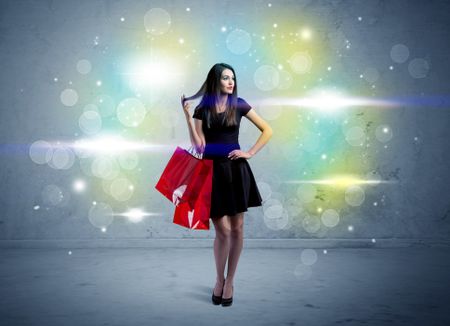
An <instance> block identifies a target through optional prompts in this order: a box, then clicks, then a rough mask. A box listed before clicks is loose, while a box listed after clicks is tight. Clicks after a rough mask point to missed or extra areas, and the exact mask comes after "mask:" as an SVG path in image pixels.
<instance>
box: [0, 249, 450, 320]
mask: <svg viewBox="0 0 450 326" xmlns="http://www.w3.org/2000/svg"><path fill="white" fill-rule="evenodd" d="M68 251H69V250H66V249H2V250H0V286H1V296H0V314H1V319H0V322H1V325H46V326H48V325H78V326H79V325H121V326H122V325H180V324H186V323H188V324H192V325H230V324H233V325H244V324H245V325H313V326H318V325H427V326H428V325H450V310H449V307H450V259H449V258H450V248H446V247H444V248H439V247H438V248H392V249H390V248H388V249H387V248H383V249H371V248H369V249H367V248H364V249H355V248H351V249H346V248H340V249H328V250H327V253H326V254H325V253H324V252H323V250H322V249H318V250H316V252H317V261H316V262H315V263H314V264H312V265H304V264H303V263H302V260H301V252H302V249H301V248H299V249H254V248H250V249H249V248H244V250H243V251H242V254H241V257H240V261H239V266H238V270H237V275H236V279H235V285H234V302H233V305H232V306H231V307H222V306H214V305H212V303H211V292H212V287H213V286H214V282H215V267H214V256H213V251H212V248H189V249H179V248H176V249H172V248H162V249H143V248H142V249H140V248H133V249H74V250H72V254H71V255H69V254H68ZM309 272H310V274H309Z"/></svg>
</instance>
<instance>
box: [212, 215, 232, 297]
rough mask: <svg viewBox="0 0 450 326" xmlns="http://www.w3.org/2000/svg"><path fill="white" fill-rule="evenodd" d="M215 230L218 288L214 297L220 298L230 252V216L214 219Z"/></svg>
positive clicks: (215, 288) (215, 289) (216, 287)
mask: <svg viewBox="0 0 450 326" xmlns="http://www.w3.org/2000/svg"><path fill="white" fill-rule="evenodd" d="M212 221H213V223H214V229H215V230H216V238H215V239H214V257H215V260H216V271H217V278H216V286H215V287H214V295H217V296H220V295H221V292H222V288H223V281H224V279H225V277H224V272H225V264H226V262H227V258H228V252H229V242H230V241H229V239H230V225H229V221H228V216H226V215H225V216H222V217H219V218H217V217H215V218H212Z"/></svg>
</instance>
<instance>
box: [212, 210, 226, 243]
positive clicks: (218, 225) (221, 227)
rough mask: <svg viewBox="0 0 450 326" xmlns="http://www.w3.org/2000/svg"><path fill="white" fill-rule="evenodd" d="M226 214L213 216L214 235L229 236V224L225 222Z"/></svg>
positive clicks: (219, 236) (224, 237)
mask: <svg viewBox="0 0 450 326" xmlns="http://www.w3.org/2000/svg"><path fill="white" fill-rule="evenodd" d="M227 218H228V217H227V216H226V215H225V216H222V217H218V218H213V219H212V220H213V223H214V229H215V230H216V237H218V238H221V239H226V238H228V237H229V236H230V226H229V225H228V223H227Z"/></svg>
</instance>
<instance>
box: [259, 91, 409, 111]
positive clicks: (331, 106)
mask: <svg viewBox="0 0 450 326" xmlns="http://www.w3.org/2000/svg"><path fill="white" fill-rule="evenodd" d="M258 104H259V105H261V106H271V105H275V106H277V105H285V106H300V107H310V108H317V109H324V110H337V109H340V108H345V107H356V106H376V107H396V106H399V105H400V104H401V103H399V102H395V101H387V100H379V99H372V98H364V97H341V96H339V95H332V94H331V95H323V96H313V97H303V98H265V99H263V100H261V101H259V103H258Z"/></svg>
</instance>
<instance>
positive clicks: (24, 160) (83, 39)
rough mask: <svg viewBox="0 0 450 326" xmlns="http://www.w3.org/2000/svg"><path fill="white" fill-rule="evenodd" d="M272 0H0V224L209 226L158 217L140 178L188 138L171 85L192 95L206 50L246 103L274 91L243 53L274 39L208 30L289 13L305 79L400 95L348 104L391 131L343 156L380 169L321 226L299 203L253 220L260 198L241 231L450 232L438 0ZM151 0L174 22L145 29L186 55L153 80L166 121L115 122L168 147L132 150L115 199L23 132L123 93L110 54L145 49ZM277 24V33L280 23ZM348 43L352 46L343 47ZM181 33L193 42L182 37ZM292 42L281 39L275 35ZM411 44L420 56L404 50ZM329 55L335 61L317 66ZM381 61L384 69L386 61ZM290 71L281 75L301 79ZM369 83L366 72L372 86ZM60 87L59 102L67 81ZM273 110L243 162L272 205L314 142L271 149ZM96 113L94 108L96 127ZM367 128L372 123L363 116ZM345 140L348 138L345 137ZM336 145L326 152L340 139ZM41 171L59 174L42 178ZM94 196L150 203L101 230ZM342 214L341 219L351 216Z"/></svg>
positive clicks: (118, 207)
mask: <svg viewBox="0 0 450 326" xmlns="http://www.w3.org/2000/svg"><path fill="white" fill-rule="evenodd" d="M271 3H272V7H273V8H272V9H271V10H273V11H272V12H270V11H268V10H269V9H268V4H267V3H266V2H261V1H253V2H252V1H248V2H243V1H224V2H219V1H217V2H209V1H201V2H200V1H199V2H195V1H194V2H184V1H171V2H162V1H160V2H153V1H140V2H138V1H134V2H130V1H81V3H79V2H78V1H2V2H1V4H0V15H1V16H0V17H1V18H0V31H1V33H0V44H1V48H0V61H1V63H2V74H1V77H0V78H1V96H0V109H1V111H0V114H1V118H0V141H1V144H0V166H1V170H0V177H1V182H0V187H1V189H0V190H1V197H0V198H1V199H0V205H1V207H2V210H1V213H0V239H1V240H26V239H32V240H49V239H75V240H83V239H150V238H156V239H159V238H211V237H213V236H214V231H213V227H212V223H211V230H210V231H191V230H187V229H183V228H181V227H179V226H176V225H174V224H172V223H171V214H172V212H173V205H172V204H171V203H170V202H168V201H167V200H165V199H164V198H163V197H162V196H161V195H160V194H159V193H158V192H156V191H155V190H154V188H153V187H154V184H155V183H156V181H157V178H158V177H159V175H160V173H161V172H162V169H163V168H164V166H165V163H166V162H167V160H168V159H169V158H170V155H171V154H172V151H173V149H174V146H176V145H182V144H188V138H187V127H186V123H185V121H184V120H183V118H182V114H181V111H180V110H181V108H179V102H178V96H179V95H180V94H181V93H185V94H187V95H190V94H193V93H194V92H195V91H196V90H197V89H198V87H200V85H201V82H203V80H204V78H205V73H206V72H207V69H209V67H210V66H211V63H214V62H221V61H229V62H232V63H234V64H235V67H236V68H237V70H238V72H237V73H238V74H239V71H241V72H242V74H241V75H242V78H241V82H240V91H241V94H243V97H245V98H249V99H253V102H252V101H249V102H250V103H256V99H257V98H263V97H276V96H278V93H276V92H275V91H274V92H262V91H261V89H257V87H255V85H253V84H254V81H253V73H254V72H255V66H254V65H252V64H251V63H253V64H255V60H254V58H256V57H257V56H259V57H260V58H261V61H260V62H259V63H258V65H261V64H263V63H267V64H276V63H277V62H282V60H281V59H280V58H281V57H276V56H279V54H276V55H275V54H272V53H271V52H270V51H269V50H270V46H266V47H264V46H263V47H261V48H260V50H261V51H260V52H259V53H256V54H254V58H251V57H249V56H248V55H247V54H246V55H244V56H239V55H236V54H230V53H229V52H227V48H226V46H225V39H226V34H225V36H222V38H220V39H218V38H216V34H214V33H213V32H211V30H214V29H215V28H220V26H221V25H227V26H230V28H245V29H246V30H248V31H249V32H250V33H253V34H252V38H253V42H254V43H253V46H254V47H255V48H256V47H257V44H258V42H257V38H258V35H261V34H266V35H267V37H268V38H270V33H268V32H267V31H268V30H270V27H271V26H272V24H273V23H274V22H276V23H278V24H279V28H280V29H281V28H285V29H286V30H289V28H291V30H292V31H294V32H295V30H296V29H298V28H300V27H301V26H303V22H306V23H308V24H309V25H310V26H313V30H314V32H315V36H314V37H315V41H316V44H317V47H316V52H314V60H315V61H314V69H315V70H314V71H313V72H312V73H311V74H310V75H308V77H306V76H305V77H302V78H304V81H305V84H306V83H308V85H309V86H311V87H312V86H314V84H320V81H319V77H322V78H323V79H325V80H326V81H327V82H328V84H330V85H333V84H334V85H338V86H340V85H345V88H346V89H347V90H348V91H349V92H348V93H350V94H352V95H354V96H358V95H360V94H364V96H367V97H372V98H380V99H382V98H388V97H389V98H397V99H400V98H401V100H402V101H403V102H402V104H401V105H397V106H396V107H395V108H376V107H375V108H373V107H367V108H358V110H359V112H363V111H364V110H365V109H366V111H367V115H371V116H372V117H375V118H376V119H377V123H388V124H389V125H390V127H391V128H392V130H393V131H394V137H393V138H392V140H390V141H389V142H388V143H386V144H388V145H389V146H388V149H386V148H384V147H383V145H384V144H380V143H379V142H378V143H377V144H378V145H377V144H375V143H376V140H375V141H374V142H375V143H374V144H373V146H372V147H371V148H370V149H368V150H367V151H366V154H367V155H368V156H369V157H370V162H369V163H366V164H365V163H364V160H361V161H359V162H358V164H356V165H354V166H355V168H357V169H358V172H360V173H362V174H365V175H366V176H368V175H369V174H370V173H371V172H373V173H374V174H376V176H377V177H379V178H381V179H383V180H390V181H394V182H393V183H392V184H380V185H378V186H375V187H372V188H367V189H366V192H365V202H364V204H363V205H360V206H358V207H350V206H345V205H341V206H339V214H340V221H339V224H338V225H336V226H335V227H333V228H328V227H326V226H324V225H323V224H320V215H317V216H315V217H313V218H316V219H318V220H319V224H320V225H319V228H318V230H316V231H314V232H309V231H307V230H306V229H305V224H304V223H303V220H304V218H305V215H304V214H303V213H302V212H301V211H300V210H299V211H298V212H294V216H292V217H290V220H289V225H288V227H287V228H286V229H279V230H278V229H276V228H275V229H274V228H271V227H269V226H268V225H267V223H266V221H265V218H264V213H265V211H264V209H263V208H262V207H259V208H250V210H249V211H248V213H247V214H246V215H245V227H244V229H245V237H246V238H283V239H284V238H286V239H298V238H322V239H330V238H333V239H336V238H337V239H341V238H342V239H353V238H363V239H372V238H373V239H379V238H413V239H423V238H430V239H447V238H448V237H449V235H450V223H449V220H450V200H449V199H450V196H449V193H450V173H449V166H450V153H449V150H448V149H449V146H448V140H449V139H450V128H449V122H450V111H449V104H450V101H449V98H448V93H449V91H450V89H449V77H448V76H449V73H450V63H449V59H448V54H449V47H450V46H449V43H448V40H449V39H450V29H449V28H448V18H449V16H448V12H449V11H450V4H449V3H448V2H446V1H427V2H425V1H400V0H396V1H367V2H366V1H350V0H349V1H272V2H271ZM154 7H161V8H164V9H165V10H166V11H167V12H168V13H170V15H171V19H172V27H171V28H172V30H171V31H172V32H171V33H167V41H164V42H163V41H161V39H159V42H160V43H158V44H162V45H161V46H162V47H165V49H166V51H167V53H173V54H174V55H175V56H176V57H181V54H187V53H190V54H191V55H192V56H195V57H196V58H198V60H199V61H198V62H195V60H193V61H192V62H190V63H191V64H192V65H193V66H192V70H191V71H192V78H185V79H184V77H183V81H182V83H176V84H174V85H173V87H171V88H170V89H167V90H165V92H164V95H165V99H159V101H160V102H158V104H159V105H160V106H164V105H165V107H167V108H168V109H167V110H169V113H170V114H172V113H173V117H174V118H173V119H174V120H175V122H173V123H172V124H171V122H169V123H168V124H167V125H164V123H163V122H161V121H165V120H164V119H165V117H166V116H164V115H161V112H155V111H152V110H150V111H149V112H148V116H149V120H152V121H149V122H148V129H147V132H143V131H142V130H141V131H140V133H133V132H132V131H131V132H129V133H128V132H125V133H124V135H125V136H130V137H131V138H132V136H138V138H141V139H143V140H145V141H147V142H150V143H159V144H164V145H166V147H164V150H163V151H155V152H145V151H143V152H139V153H138V156H139V165H138V167H137V168H135V169H134V170H132V171H131V172H130V171H125V172H127V173H129V179H130V180H132V181H133V184H134V186H135V191H134V193H133V196H132V197H131V198H130V199H129V200H124V201H121V200H116V199H115V198H114V197H112V196H109V195H108V194H105V192H104V191H103V186H104V185H103V184H102V181H101V180H100V179H99V178H97V177H95V176H90V175H87V174H86V171H85V170H84V169H83V167H82V163H81V161H82V160H81V158H80V157H78V156H74V164H73V165H72V166H71V168H69V169H57V168H55V167H51V166H50V165H49V164H37V163H36V162H34V161H33V160H32V159H31V158H30V146H31V144H33V143H34V142H36V141H38V140H46V141H49V142H50V141H56V140H60V141H62V142H65V141H66V142H72V141H74V140H76V139H78V138H80V137H81V136H83V133H82V132H81V131H80V127H79V125H78V121H79V120H78V119H79V117H80V114H81V113H82V112H83V110H85V106H86V105H88V104H89V103H92V99H94V98H96V97H95V96H97V95H98V94H99V93H107V94H109V95H110V96H111V97H112V98H114V99H115V100H116V101H117V102H119V101H120V99H123V98H125V97H129V96H130V94H129V93H127V90H126V87H125V86H124V85H122V84H121V83H120V78H118V77H117V75H115V72H116V71H114V69H117V71H118V70H119V69H118V68H117V67H118V66H120V64H121V63H120V60H119V59H120V58H122V57H123V56H125V54H129V53H130V52H132V51H133V49H135V50H136V51H138V49H139V47H141V48H147V49H149V48H150V46H151V44H152V43H151V41H150V40H149V39H148V38H147V37H146V35H147V34H148V33H147V34H146V33H145V30H144V27H143V20H144V14H145V12H147V11H148V10H150V9H151V8H154ZM187 7H190V16H186V15H187V13H188V12H189V11H187V10H186V8H187ZM269 8H270V7H269ZM296 15H298V17H299V19H298V24H297V25H296V23H295V20H293V19H294V18H295V16H296ZM121 17H124V18H125V19H124V21H121ZM293 17H294V18H293ZM300 17H301V18H300ZM358 17H361V19H358ZM288 21H289V24H291V26H290V27H289V26H288V27H286V26H283V22H288ZM208 26H209V28H208ZM314 28H315V29H314ZM183 31H185V34H184V35H183ZM193 31H196V32H198V33H199V34H197V37H192V34H189V33H192V32H193ZM217 34H220V33H217ZM179 37H184V38H185V39H186V42H187V43H188V44H186V48H187V50H180V49H179V48H178V46H179V44H177V42H176V41H177V40H178V38H179ZM277 38H278V40H280V35H278V36H277ZM170 40H172V41H173V40H175V42H171V41H170ZM346 40H348V41H349V42H346ZM157 41H158V40H154V42H155V43H157ZM348 43H350V46H349V48H348V49H346V44H348ZM279 44H282V43H279ZM396 44H404V45H406V46H407V47H408V49H409V56H408V58H407V60H406V61H405V62H403V63H399V62H394V61H393V59H392V55H391V50H392V48H393V46H394V45H396ZM193 48H195V49H196V50H197V52H192V51H191V50H192V49H193ZM287 48H288V45H286V49H287ZM299 48H301V46H300V45H299ZM140 50H141V49H140ZM278 50H280V51H281V50H282V49H279V48H278ZM290 51H292V49H290V50H286V52H290ZM200 53H201V55H200ZM339 54H341V55H339ZM272 55H273V57H272ZM286 55H287V54H286ZM399 56H400V57H401V53H400V55H399ZM86 58H87V59H89V60H90V62H91V63H92V71H91V72H90V73H89V74H87V75H84V74H81V73H80V72H79V71H80V69H81V70H83V67H81V68H80V67H79V68H78V71H77V63H79V60H81V59H86ZM283 58H284V57H283ZM414 58H419V59H421V60H422V61H420V60H419V61H414V62H412V60H413V59H414ZM423 60H425V61H426V63H424V61H423ZM283 63H285V61H283ZM258 65H256V67H257V66H258ZM328 65H331V66H333V71H338V72H339V73H337V74H335V75H333V74H330V75H326V73H323V71H326V67H327V66H328ZM389 66H393V68H394V69H392V70H390V68H389ZM368 68H375V70H373V69H368ZM244 72H246V74H245V76H244ZM360 74H364V78H360V77H359V75H360ZM297 77H299V76H297ZM55 78H57V80H55ZM308 78H309V79H308ZM299 79H300V77H299V78H297V79H296V81H295V83H296V84H295V86H296V87H299V89H300V87H301V86H300V84H301V82H299ZM313 79H314V81H313ZM97 80H102V83H103V85H102V87H104V89H103V90H101V91H99V88H98V87H100V86H98V85H96V84H95V82H96V81H97ZM372 85H375V87H373V88H371V86H372ZM66 88H74V89H78V95H79V99H78V102H77V103H76V104H75V105H73V106H71V107H67V106H66V105H64V103H62V100H61V94H62V92H63V90H64V89H66ZM359 90H360V91H361V93H359ZM286 94H288V93H286ZM289 94H290V93H289ZM290 95H291V94H290ZM418 99H421V102H420V103H419V102H418ZM66 100H68V101H70V94H69V99H66ZM117 102H116V104H117ZM155 105H156V104H155ZM255 107H256V106H255ZM170 110H171V111H170ZM283 110H284V109H283ZM257 112H260V111H258V110H257ZM261 112H262V111H261ZM287 112H288V109H286V110H284V111H283V117H284V120H283V119H282V118H279V119H278V120H275V119H274V120H271V121H270V123H271V125H272V126H273V128H274V132H275V134H274V137H273V138H272V140H271V142H270V143H269V144H267V145H266V147H264V148H263V149H262V150H261V152H260V153H258V154H257V155H256V156H255V157H254V158H252V159H251V160H250V161H249V162H250V165H251V167H252V169H253V172H254V175H255V177H256V179H257V181H258V182H259V183H260V184H261V183H264V184H265V185H268V186H269V187H270V194H271V195H272V198H277V199H278V200H280V202H282V203H283V205H285V206H284V208H285V209H286V206H287V205H288V203H292V202H294V203H297V202H298V200H299V198H297V197H295V196H296V193H297V192H296V191H297V188H296V187H297V186H295V187H294V188H292V186H289V185H288V184H286V183H284V182H283V181H285V180H287V179H289V178H290V176H298V175H299V174H300V173H298V172H299V171H304V170H305V171H306V170H308V167H304V166H302V168H301V169H300V168H298V169H297V167H299V166H301V164H300V162H302V161H306V160H307V159H308V156H312V155H313V153H308V152H302V155H303V156H301V159H300V160H297V159H298V157H297V158H294V159H290V160H289V159H288V158H289V157H286V156H283V155H285V154H286V151H281V150H282V149H284V148H283V143H284V138H283V137H286V135H287V134H286V133H285V132H286V128H288V127H287V125H288V124H287V122H286V119H287V118H286V117H287V114H288V113H287ZM169 116H170V115H169ZM262 116H263V117H264V115H263V114H262ZM155 121H156V122H155ZM106 125H107V123H106V120H105V121H104V127H105V126H106ZM111 126H113V125H111ZM285 126H286V127H285ZM112 130H114V128H113V127H112ZM115 130H123V128H117V129H115ZM370 131H371V132H372V136H373V133H374V130H373V129H371V130H370ZM258 135H259V131H258V130H257V129H256V128H254V126H253V125H251V124H250V122H248V121H244V122H243V125H242V132H241V136H242V137H243V138H241V139H242V141H241V145H242V147H243V148H247V149H248V148H249V147H250V146H251V145H253V144H254V142H255V140H256V138H257V137H258ZM281 136H283V137H281ZM291 136H292V137H294V136H295V135H294V134H292V135H291ZM292 137H291V138H292ZM340 137H341V138H342V135H341V136H340ZM374 139H375V138H374ZM347 147H350V146H348V144H347ZM288 150H289V149H288ZM299 155H300V154H299ZM314 155H315V154H314ZM335 155H336V157H337V159H338V158H339V157H340V158H342V157H344V156H345V155H347V152H345V153H342V154H339V153H337V154H335ZM303 158H304V160H303ZM62 159H63V160H64V157H63V158H62ZM295 162H297V163H298V164H296V163H295ZM59 163H61V161H59ZM352 164H353V163H352ZM309 171H313V169H311V168H310V170H309ZM122 172H123V171H122ZM317 177H321V176H320V175H317ZM77 179H82V180H84V181H85V182H86V185H87V188H86V190H85V191H83V192H79V193H78V192H76V191H74V190H73V185H74V182H75V180H77ZM110 182H111V180H110ZM49 185H54V186H57V188H55V187H54V186H52V187H50V188H48V186H49ZM109 185H110V184H108V186H109ZM61 196H62V197H61ZM265 196H268V194H267V193H265ZM267 199H268V198H267ZM290 199H292V200H290ZM94 201H97V202H104V203H107V204H108V205H110V207H111V209H112V211H113V212H114V214H120V213H123V212H125V211H127V209H130V208H133V207H141V208H143V210H145V211H146V212H152V213H155V214H160V215H154V216H149V217H146V218H145V219H144V220H143V221H141V222H139V223H132V222H130V221H129V220H127V219H126V218H123V217H121V216H117V215H116V216H114V219H113V221H112V222H111V224H109V226H108V227H107V230H106V232H102V231H101V230H100V229H99V228H97V227H95V226H94V225H93V224H92V223H91V222H90V220H89V210H90V209H91V208H92V206H93V202H94ZM375 202H376V203H377V204H374V203H375ZM326 206H327V205H326V204H325V205H324V207H325V208H326ZM287 212H289V211H287ZM349 226H352V227H353V230H349Z"/></svg>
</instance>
